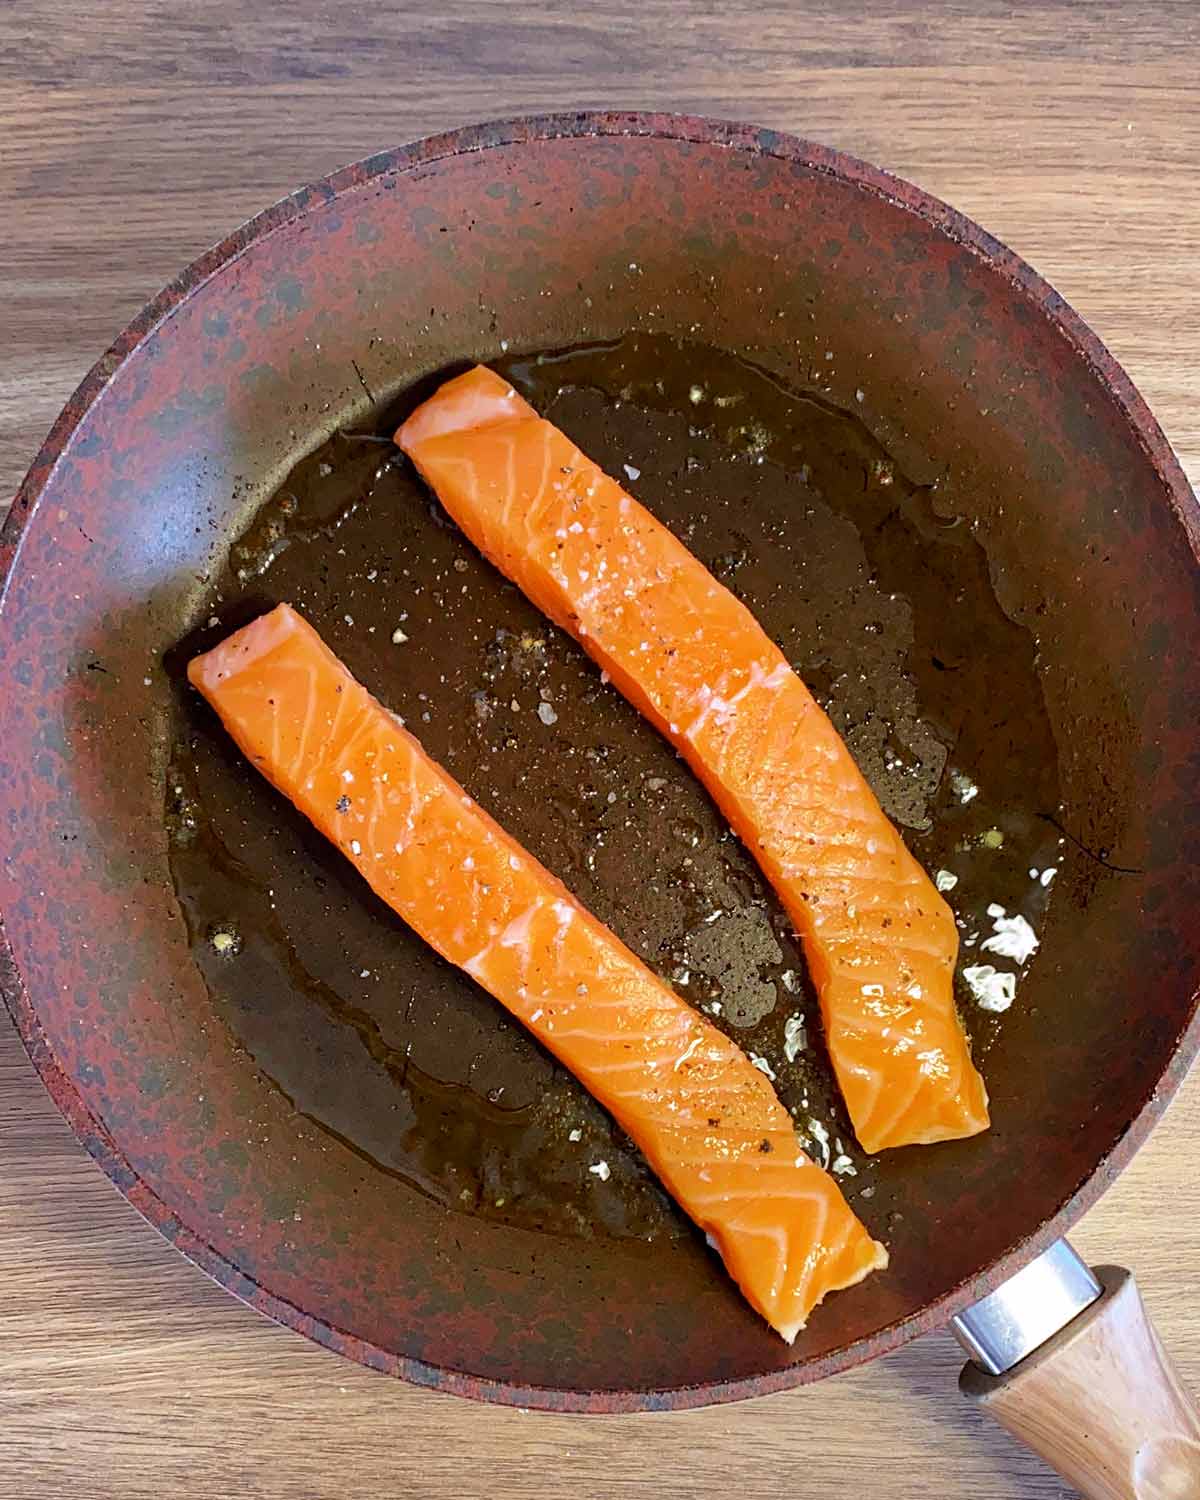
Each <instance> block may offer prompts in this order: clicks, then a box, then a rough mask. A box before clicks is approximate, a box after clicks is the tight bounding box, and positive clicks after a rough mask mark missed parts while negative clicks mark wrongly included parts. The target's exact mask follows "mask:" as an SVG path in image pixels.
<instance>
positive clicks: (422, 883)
mask: <svg viewBox="0 0 1200 1500" xmlns="http://www.w3.org/2000/svg"><path fill="white" fill-rule="evenodd" d="M188 677H189V679H190V680H191V682H192V684H193V685H194V686H195V687H196V688H198V689H199V690H200V692H201V693H203V694H204V696H205V697H206V698H207V699H208V701H209V702H210V703H211V704H212V706H213V707H214V708H215V709H216V711H217V713H218V714H219V715H220V717H221V720H222V722H223V723H224V725H225V727H226V729H228V731H229V733H230V734H231V735H232V736H233V738H234V740H236V742H237V744H238V745H239V747H240V748H241V750H242V751H243V753H244V754H245V755H246V757H247V758H248V759H249V760H250V762H251V763H252V764H253V765H254V766H256V767H257V768H258V770H259V771H261V772H262V774H263V775H264V776H265V777H266V778H267V779H268V780H269V781H270V782H271V783H272V784H273V785H274V786H275V787H277V788H278V789H279V791H281V792H282V793H283V794H284V796H286V797H289V798H290V799H291V800H292V802H294V803H295V805H296V806H297V807H298V808H299V809H300V811H301V812H303V813H304V815H305V816H306V817H307V818H309V819H310V820H311V821H312V823H313V824H314V825H315V826H316V827H317V828H318V829H320V831H321V832H322V833H323V834H325V836H326V837H327V838H329V839H331V840H332V841H333V843H335V844H336V845H337V847H338V848H339V849H340V850H341V852H342V853H343V854H344V855H345V856H346V858H347V859H349V860H350V861H351V862H352V863H353V864H354V866H355V867H356V868H357V870H358V871H359V873H360V874H361V875H362V876H363V878H364V879H365V880H366V881H367V883H368V884H369V885H370V886H371V888H372V889H373V890H374V891H375V892H376V893H377V894H378V895H379V896H380V897H382V899H383V900H384V901H386V902H387V903H388V905H389V906H390V907H391V908H392V909H393V910H394V911H395V912H396V913H397V914H398V915H399V916H401V917H402V918H403V919H404V920H405V921H406V922H407V923H408V924H409V925H410V926H411V927H412V928H413V929H414V930H415V931H416V932H417V933H419V935H420V936H421V937H422V938H424V940H425V941H426V942H427V943H429V944H430V945H431V946H432V947H433V948H435V949H436V950H437V951H438V952H439V953H440V954H441V955H442V956H443V957H444V958H446V959H448V960H449V961H450V962H451V963H454V964H457V965H458V966H459V967H460V968H462V969H464V970H465V971H466V972H467V973H468V974H469V975H470V976H471V977H472V978H473V979H475V980H476V981H477V982H478V983H479V984H481V985H482V986H483V988H484V989H486V990H487V991H489V993H490V994H492V995H494V996H495V998H496V999H497V1000H499V1001H500V1003H501V1004H502V1005H503V1006H505V1007H506V1009H508V1010H509V1011H511V1012H512V1014H513V1015H514V1016H516V1017H517V1019H518V1020H519V1021H521V1022H522V1023H523V1024H524V1025H525V1026H526V1027H528V1028H529V1030H530V1031H531V1032H532V1033H533V1034H534V1036H535V1037H536V1038H537V1039H538V1041H540V1042H541V1043H542V1045H543V1046H544V1047H546V1048H548V1049H549V1050H550V1051H551V1052H552V1053H554V1055H555V1056H556V1057H557V1058H559V1059H560V1061H562V1062H563V1063H564V1064H565V1066H567V1067H568V1068H570V1069H571V1071H572V1072H573V1073H574V1074H575V1076H576V1077H577V1078H578V1079H579V1080H580V1082H581V1083H582V1084H583V1085H584V1086H585V1087H586V1088H587V1089H589V1090H590V1092H591V1093H592V1094H593V1095H594V1096H595V1098H596V1099H597V1100H599V1102H600V1103H601V1104H602V1105H603V1106H604V1107H605V1108H606V1109H607V1110H608V1111H609V1112H610V1113H611V1114H612V1115H613V1117H614V1118H615V1119H616V1121H617V1122H618V1124H619V1125H620V1126H621V1128H622V1129H623V1130H625V1131H626V1132H627V1133H628V1135H629V1136H630V1137H631V1138H632V1139H633V1140H634V1141H635V1142H636V1144H637V1146H638V1147H639V1148H640V1150H641V1151H642V1153H643V1154H644V1155H645V1157H646V1159H647V1161H648V1162H649V1163H650V1165H651V1166H652V1167H653V1169H654V1171H655V1172H656V1173H657V1174H658V1176H659V1177H660V1178H661V1180H662V1182H663V1183H664V1185H665V1186H666V1188H667V1189H668V1191H669V1192H670V1193H671V1195H672V1196H673V1197H674V1198H675V1200H676V1202H677V1203H678V1204H679V1205H680V1207H681V1208H683V1209H684V1210H685V1212H687V1213H688V1214H689V1215H690V1216H691V1217H692V1218H693V1219H694V1220H695V1221H696V1223H697V1224H698V1225H699V1226H700V1228H701V1229H702V1230H704V1231H705V1233H706V1234H707V1235H708V1236H709V1239H710V1242H711V1243H712V1244H713V1245H714V1246H715V1247H716V1249H717V1250H718V1251H719V1252H720V1255H721V1257H722V1259H723V1260H724V1262H725V1265H726V1267H727V1269H728V1270H729V1272H730V1274H731V1275H732V1276H733V1278H734V1280H735V1281H736V1282H737V1283H738V1285H739V1286H740V1287H741V1289H742V1291H743V1292H744V1293H745V1296H746V1298H747V1300H748V1301H749V1302H750V1303H751V1305H752V1306H753V1307H755V1308H756V1309H757V1310H758V1312H759V1313H761V1314H762V1316H763V1317H764V1318H765V1319H766V1320H767V1322H768V1323H769V1324H770V1325H771V1327H772V1328H774V1329H776V1330H777V1331H778V1332H779V1333H780V1334H781V1335H782V1336H783V1337H784V1338H785V1339H786V1340H787V1341H788V1342H789V1343H790V1342H791V1341H792V1340H793V1339H794V1338H795V1336H796V1334H797V1333H798V1332H799V1330H800V1329H801V1328H803V1327H804V1324H805V1320H806V1319H807V1317H808V1315H809V1312H810V1311H811V1310H812V1308H813V1307H815V1306H816V1304H817V1303H819V1302H820V1301H821V1299H822V1298H823V1297H824V1296H825V1295H826V1293H828V1292H832V1291H837V1290H839V1289H840V1288H842V1287H848V1286H852V1285H853V1284H854V1283H855V1282H857V1281H861V1280H862V1278H863V1277H864V1276H866V1275H868V1274H869V1273H870V1272H871V1271H873V1270H876V1269H877V1268H879V1267H882V1266H884V1265H886V1264H887V1252H886V1250H884V1248H883V1246H882V1245H879V1244H877V1243H876V1242H875V1241H874V1240H873V1239H872V1238H871V1237H870V1235H869V1234H868V1233H867V1231H866V1230H865V1229H864V1228H863V1226H862V1225H861V1224H860V1223H859V1221H858V1220H857V1218H855V1216H854V1214H853V1213H852V1212H851V1210H850V1208H849V1207H848V1206H847V1204H846V1201H845V1199H844V1198H843V1197H842V1194H841V1192H840V1191H839V1189H838V1186H837V1184H836V1182H835V1181H834V1180H833V1178H832V1177H831V1176H829V1174H828V1173H826V1172H824V1171H822V1170H821V1168H820V1167H818V1166H816V1165H815V1164H814V1163H813V1162H812V1161H810V1160H809V1159H808V1157H807V1156H805V1154H804V1152H803V1151H802V1150H801V1149H800V1147H799V1144H798V1142H797V1139H796V1135H795V1131H794V1129H793V1125H792V1120H791V1117H790V1116H789V1114H788V1113H787V1111H786V1110H785V1109H784V1107H783V1106H782V1104H780V1102H779V1100H778V1099H777V1098H776V1097H775V1093H774V1091H773V1090H772V1088H771V1086H770V1084H769V1083H768V1081H767V1079H766V1078H765V1077H764V1076H763V1074H762V1073H761V1072H760V1071H759V1070H758V1069H757V1068H756V1067H755V1066H754V1065H753V1064H752V1063H751V1062H750V1060H749V1059H748V1058H747V1057H746V1055H745V1054H744V1053H743V1052H742V1051H740V1049H739V1048H738V1047H736V1046H735V1045H734V1044H733V1042H731V1041H730V1040H729V1039H728V1038H727V1037H726V1036H724V1035H723V1034H722V1033H721V1032H720V1031H718V1030H717V1029H716V1027H714V1026H712V1025H711V1024H710V1023H709V1022H708V1021H707V1020H706V1019H705V1018H704V1017H703V1016H701V1015H700V1014H699V1013H698V1012H696V1011H694V1010H693V1009H692V1008H691V1006H689V1005H687V1004H686V1003H685V1002H684V1001H683V1000H681V999H680V998H679V996H677V995H676V994H675V992H674V991H673V990H671V989H670V988H669V987H668V986H667V985H665V984H664V983H663V982H662V981H661V980H660V979H658V978H657V977H656V976H655V975H654V974H652V973H651V972H650V970H649V969H648V968H646V966H645V965H644V964H643V963H642V962H641V960H640V959H638V958H636V957H635V956H634V954H632V953H631V952H630V951H629V949H628V948H626V947H625V946H624V944H623V943H622V942H621V941H620V940H619V939H618V938H617V937H616V936H614V934H613V933H611V932H610V931H609V930H608V928H606V927H604V926H603V925H602V924H601V923H600V922H598V921H597V920H596V919H595V917H593V916H591V915H590V914H589V913H588V912H587V911H586V910H585V909H584V908H583V907H582V906H581V905H580V904H579V903H578V902H577V901H576V900H575V899H574V898H573V897H572V896H571V894H570V893H569V892H568V891H567V889H566V888H565V887H564V886H563V885H562V883H561V882H560V881H558V880H557V879H556V878H555V877H554V876H553V875H551V874H550V872H549V871H548V870H546V869H544V868H543V867H542V866H541V865H540V864H539V863H538V862H537V861H536V860H535V859H533V858H532V857H531V856H530V855H529V854H527V853H526V852H525V850H524V849H522V848H521V846H520V845H519V844H518V843H516V842H515V840H513V839H511V838H510V837H509V836H508V834H506V833H505V832H504V830H503V829H502V828H501V827H500V826H499V825H498V824H497V823H496V822H495V821H494V820H493V819H492V818H490V817H489V816H488V814H487V813H485V812H484V811H483V809H482V808H480V807H479V806H478V805H477V804H476V803H475V802H473V801H472V800H471V798H470V797H469V796H468V795H467V793H466V792H465V791H464V790H463V789H462V787H460V786H459V785H458V783H457V782H456V781H454V779H453V778H452V777H450V776H448V775H447V774H446V772H445V771H443V770H442V768H441V767H440V766H438V765H437V764H436V763H435V762H434V761H432V760H430V758H429V757H428V756H427V755H426V754H425V752H424V751H423V750H422V749H421V746H420V744H419V743H418V742H417V741H416V740H415V739H414V738H413V736H412V735H411V734H409V733H408V732H407V730H405V729H404V728H403V727H402V726H401V725H400V723H399V722H398V721H397V719H396V718H395V716H394V715H392V714H391V713H389V712H388V711H387V709H385V708H384V707H383V706H382V705H381V704H380V703H378V702H377V701H376V700H375V699H374V698H372V697H371V695H370V694H369V693H368V692H367V690H366V689H365V688H364V687H362V686H361V685H360V684H359V683H358V682H356V681H355V680H354V678H353V677H352V676H351V675H350V673H349V672H348V671H347V670H346V668H345V667H344V666H343V665H342V664H341V662H340V661H339V660H338V659H337V657H336V656H334V654H333V653H332V652H331V651H330V650H329V648H328V647H327V646H326V645H325V643H324V642H323V641H322V640H321V638H320V636H318V635H317V633H316V631H314V630H313V629H312V627H311V626H310V625H308V624H307V623H306V622H305V621H304V620H303V619H302V618H301V617H300V616H299V615H298V614H297V613H296V612H295V611H294V610H293V609H291V608H289V607H288V606H287V605H286V604H281V605H280V606H279V607H278V608H277V609H274V610H272V611H271V613H270V614H267V615H264V616H263V617H262V618H260V619H258V620H256V621H254V623H253V624H251V625H247V626H246V627H245V628H244V629H242V630H239V631H237V632H236V633H235V634H234V635H231V636H230V637H229V638H228V639H227V640H226V641H224V642H223V643H222V644H221V645H219V646H217V647H216V648H215V649H214V650H212V651H209V652H207V653H206V654H205V655H203V656H198V657H196V658H195V659H194V660H193V661H192V662H191V663H190V665H189V667H188ZM591 1165H593V1166H598V1165H599V1164H598V1163H593V1164H591ZM588 1168H589V1163H587V1162H586V1161H584V1160H583V1159H581V1160H580V1171H581V1172H583V1171H586V1170H588Z"/></svg>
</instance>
